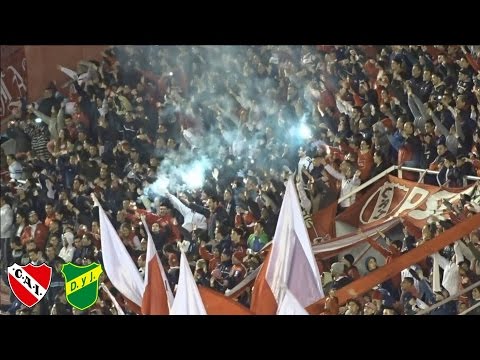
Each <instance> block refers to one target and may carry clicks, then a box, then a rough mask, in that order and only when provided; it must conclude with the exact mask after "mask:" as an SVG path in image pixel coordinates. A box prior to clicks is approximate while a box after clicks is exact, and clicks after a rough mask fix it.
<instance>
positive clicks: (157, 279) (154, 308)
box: [142, 216, 173, 315]
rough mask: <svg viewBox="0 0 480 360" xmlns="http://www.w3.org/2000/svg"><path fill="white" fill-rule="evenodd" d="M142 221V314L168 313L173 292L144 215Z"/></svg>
mask: <svg viewBox="0 0 480 360" xmlns="http://www.w3.org/2000/svg"><path fill="white" fill-rule="evenodd" d="M142 223H143V226H144V227H145V231H146V233H147V238H148V242H147V255H146V263H145V280H144V281H145V291H144V293H143V301H142V314H143V315H168V314H169V313H170V307H171V306H172V303H173V293H172V290H171V289H170V284H169V283H168V280H167V276H166V274H165V270H164V269H163V265H162V263H161V262H160V259H159V257H158V254H157V250H156V249H155V244H154V243H153V239H152V234H150V230H149V229H148V225H147V223H146V221H145V217H144V216H142Z"/></svg>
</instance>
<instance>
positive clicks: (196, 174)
mask: <svg viewBox="0 0 480 360" xmlns="http://www.w3.org/2000/svg"><path fill="white" fill-rule="evenodd" d="M203 171H204V169H203V168H202V166H201V165H200V164H195V165H194V166H193V168H192V169H191V170H189V171H187V172H186V173H185V174H182V180H183V182H184V183H185V185H186V186H187V187H188V188H190V189H192V190H194V189H198V188H200V187H202V186H203V180H204V175H203Z"/></svg>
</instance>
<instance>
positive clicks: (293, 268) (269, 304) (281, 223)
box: [251, 177, 324, 315]
mask: <svg viewBox="0 0 480 360" xmlns="http://www.w3.org/2000/svg"><path fill="white" fill-rule="evenodd" d="M287 289H288V290H290V292H291V293H292V294H293V295H294V296H295V298H296V299H297V300H298V302H299V303H300V305H301V306H303V307H304V308H305V307H307V306H308V305H310V304H312V303H313V302H315V301H318V300H319V299H321V298H323V297H324V295H323V288H322V283H321V280H320V273H319V271H318V267H317V264H316V261H315V258H314V255H313V252H312V246H311V244H310V239H309V236H308V233H307V229H306V227H305V223H304V221H303V216H302V211H301V209H300V204H299V200H298V196H297V192H296V191H295V185H294V183H293V177H290V179H289V180H288V183H287V188H286V191H285V196H284V198H283V202H282V207H281V209H280V214H279V218H278V223H277V228H276V230H275V235H274V236H273V241H272V248H271V250H270V253H269V254H268V256H267V258H266V259H265V262H264V264H263V266H262V269H261V271H260V273H259V275H258V277H257V279H256V280H255V285H254V289H253V294H252V304H251V310H252V311H253V312H254V313H255V314H264V315H273V314H276V313H277V308H278V305H279V304H280V302H281V300H282V299H283V297H284V295H285V291H286V290H287Z"/></svg>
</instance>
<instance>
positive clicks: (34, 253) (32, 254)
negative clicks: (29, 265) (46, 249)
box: [28, 248, 42, 262]
mask: <svg viewBox="0 0 480 360" xmlns="http://www.w3.org/2000/svg"><path fill="white" fill-rule="evenodd" d="M28 257H29V258H30V261H31V262H36V261H38V260H40V259H41V257H42V251H41V250H39V249H37V248H33V249H30V250H28Z"/></svg>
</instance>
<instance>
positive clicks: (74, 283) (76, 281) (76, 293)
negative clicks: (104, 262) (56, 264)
mask: <svg viewBox="0 0 480 360" xmlns="http://www.w3.org/2000/svg"><path fill="white" fill-rule="evenodd" d="M102 272H103V270H102V267H101V266H100V264H97V263H92V264H90V265H86V266H78V265H75V264H72V263H68V264H64V265H63V266H62V273H63V275H64V276H65V295H66V298H67V301H68V303H69V304H70V305H72V306H73V307H75V308H77V309H79V310H85V309H86V308H88V307H90V306H92V305H93V304H95V302H96V301H97V298H98V278H99V277H100V274H101V273H102Z"/></svg>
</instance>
